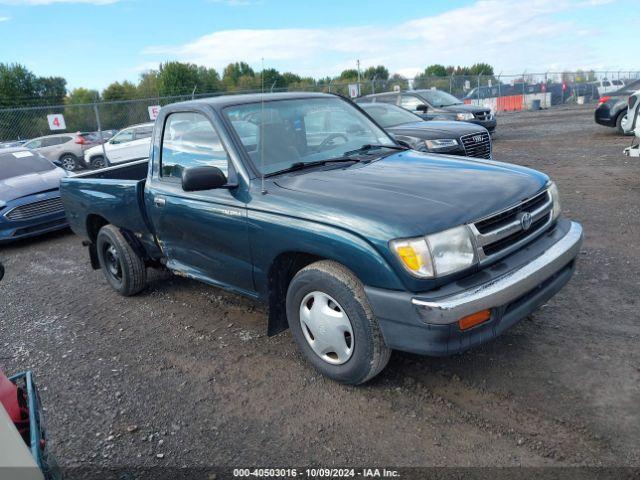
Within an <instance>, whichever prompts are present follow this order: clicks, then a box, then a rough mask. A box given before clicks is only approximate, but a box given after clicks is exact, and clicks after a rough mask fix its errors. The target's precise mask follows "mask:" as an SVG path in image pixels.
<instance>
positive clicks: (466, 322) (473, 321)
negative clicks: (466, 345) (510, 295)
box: [458, 309, 491, 330]
mask: <svg viewBox="0 0 640 480" xmlns="http://www.w3.org/2000/svg"><path fill="white" fill-rule="evenodd" d="M490 318H491V310H488V309H487V310H480V311H479V312H476V313H472V314H471V315H467V316H466V317H462V318H461V319H460V320H458V327H460V330H468V329H470V328H472V327H475V326H476V325H480V324H481V323H484V322H486V321H487V320H489V319H490Z"/></svg>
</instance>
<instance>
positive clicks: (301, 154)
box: [224, 97, 395, 175]
mask: <svg viewBox="0 0 640 480" xmlns="http://www.w3.org/2000/svg"><path fill="white" fill-rule="evenodd" d="M224 113H225V115H226V117H227V118H228V119H229V120H230V121H231V124H232V125H233V128H234V130H235V132H236V134H237V135H238V137H239V138H240V141H241V142H242V145H243V146H244V149H245V151H246V152H247V154H248V156H249V157H250V158H251V160H252V161H253V164H254V165H255V167H256V169H257V170H258V171H259V172H261V173H263V174H264V175H269V174H272V173H276V172H279V171H282V170H286V169H288V168H291V167H292V166H293V165H294V164H301V163H303V164H304V163H315V162H322V161H325V160H331V159H336V158H341V157H344V155H345V154H346V153H347V152H351V151H353V150H357V149H359V148H361V147H363V146H365V145H385V146H387V145H388V146H395V142H394V141H393V140H391V138H390V137H389V136H388V135H387V134H386V133H385V132H384V131H383V130H381V129H380V128H379V127H378V126H377V125H375V124H374V123H373V122H371V120H369V119H368V118H367V117H366V116H365V115H363V114H362V113H361V112H360V111H359V110H358V109H356V108H354V107H353V106H352V105H350V104H349V103H347V102H346V101H344V100H341V99H339V98H336V97H331V98H301V99H297V100H276V101H268V102H264V103H259V102H258V103H249V104H245V105H236V106H231V107H227V108H225V110H224Z"/></svg>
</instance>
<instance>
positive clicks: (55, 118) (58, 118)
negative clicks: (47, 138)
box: [47, 113, 67, 130]
mask: <svg viewBox="0 0 640 480" xmlns="http://www.w3.org/2000/svg"><path fill="white" fill-rule="evenodd" d="M47 121H48V122H49V130H66V129H67V125H66V123H64V115H62V114H61V113H54V114H52V115H47Z"/></svg>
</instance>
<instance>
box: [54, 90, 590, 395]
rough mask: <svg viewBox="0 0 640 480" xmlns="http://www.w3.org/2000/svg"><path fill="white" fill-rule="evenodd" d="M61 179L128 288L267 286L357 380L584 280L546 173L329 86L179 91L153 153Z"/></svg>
mask: <svg viewBox="0 0 640 480" xmlns="http://www.w3.org/2000/svg"><path fill="white" fill-rule="evenodd" d="M61 196H62V201H63V204H64V207H65V210H66V214H67V217H68V220H69V222H70V225H71V227H72V228H73V230H74V231H75V232H76V233H77V234H78V235H80V236H81V237H83V238H84V240H85V244H86V245H88V247H89V253H90V258H91V263H92V266H93V267H94V268H102V270H103V271H104V274H105V276H106V279H107V281H108V282H109V284H110V285H111V286H112V287H113V288H114V289H115V290H116V291H118V292H119V293H121V294H122V295H133V294H136V293H138V292H140V291H141V290H143V289H144V287H145V284H146V269H147V268H148V267H162V268H167V269H169V270H170V271H172V272H175V273H176V274H179V275H182V276H187V277H190V278H194V279H197V280H200V281H203V282H206V283H208V284H211V285H215V286H218V287H222V288H225V289H228V290H231V291H233V292H237V293H240V294H243V295H246V296H249V297H252V298H255V299H258V300H261V301H264V302H265V303H267V304H268V306H269V324H268V332H269V334H271V335H274V334H277V333H279V332H281V331H283V330H285V329H286V328H290V329H291V333H292V335H293V338H294V340H295V341H296V343H297V345H298V347H299V348H300V350H301V352H302V354H303V355H304V357H305V358H306V359H307V360H308V361H309V362H310V363H311V364H312V365H313V366H314V367H315V368H316V369H318V370H319V371H320V372H321V373H323V374H324V375H326V376H328V377H330V378H332V379H335V380H337V381H340V382H344V383H350V384H360V383H363V382H365V381H367V380H369V379H371V378H372V377H374V376H375V375H377V374H378V373H379V372H380V371H381V370H382V369H383V368H384V367H385V365H386V364H387V362H388V360H389V355H390V353H391V350H392V349H397V350H403V351H409V352H415V353H419V354H425V355H450V354H454V353H457V352H461V351H463V350H466V349H469V348H471V347H474V346H476V345H480V344H482V343H484V342H486V341H488V340H490V339H492V338H494V337H496V336H497V335H499V334H500V333H502V332H503V331H505V330H506V329H507V328H509V327H510V326H512V325H513V324H515V323H516V322H517V321H519V320H521V319H522V318H524V317H526V316H527V315H528V314H529V313H531V312H532V311H533V310H534V309H536V308H537V307H538V306H540V305H541V304H542V303H544V302H546V301H547V300H548V299H549V298H550V297H552V296H553V295H554V294H555V293H557V292H558V291H559V290H560V289H561V288H562V286H564V285H565V284H566V283H567V282H568V281H569V279H570V277H571V275H572V274H573V271H574V268H575V259H576V256H577V255H578V252H579V249H580V244H581V241H582V228H581V227H580V225H579V224H577V223H575V222H571V221H569V220H567V219H565V218H563V217H562V216H561V215H560V200H559V196H558V190H557V188H556V186H555V184H554V183H553V182H551V181H550V180H549V178H548V177H547V176H546V175H544V174H542V173H540V172H537V171H535V170H531V169H528V168H523V167H519V166H515V165H508V164H505V163H500V162H496V161H493V160H484V159H469V158H463V157H455V156H447V155H430V154H427V153H421V152H417V151H414V150H410V149H408V148H407V147H406V146H402V145H400V144H398V143H397V142H396V141H395V140H393V139H392V138H391V137H390V136H389V135H388V134H387V133H385V131H384V130H383V129H382V128H380V127H379V126H378V125H377V124H376V123H375V122H374V121H373V120H372V119H371V118H370V117H369V116H368V115H367V114H366V113H365V112H364V111H363V110H362V109H360V108H359V107H358V106H356V105H354V104H353V103H351V102H350V101H348V100H346V99H344V98H341V97H337V96H333V95H325V94H317V93H283V94H265V95H262V94H256V95H237V96H223V97H216V98H210V99H203V100H197V101H191V102H185V103H178V104H173V105H169V106H166V107H164V108H162V110H161V111H160V114H159V116H158V118H157V120H156V123H155V127H154V131H153V137H152V144H151V151H150V158H149V160H148V161H140V162H135V163H131V164H126V165H122V166H118V167H112V168H108V169H104V170H101V171H96V172H88V173H84V174H80V175H77V176H74V177H72V178H64V179H63V180H62V183H61Z"/></svg>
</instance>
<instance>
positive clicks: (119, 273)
mask: <svg viewBox="0 0 640 480" xmlns="http://www.w3.org/2000/svg"><path fill="white" fill-rule="evenodd" d="M96 248H97V251H98V261H99V262H100V267H101V268H102V272H103V273H104V276H105V278H106V279H107V282H109V285H111V287H112V288H113V289H114V290H115V291H116V292H118V293H119V294H120V295H123V296H125V297H129V296H131V295H135V294H136V293H139V292H140V291H142V290H143V289H144V288H145V287H146V285H147V269H146V266H145V264H144V261H143V260H142V258H140V256H139V255H138V254H137V253H136V252H135V250H134V249H133V248H132V247H131V245H129V242H127V240H126V239H125V238H124V235H122V232H120V229H118V228H117V227H115V226H114V225H105V226H104V227H102V228H101V229H100V231H99V232H98V238H97V240H96Z"/></svg>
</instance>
